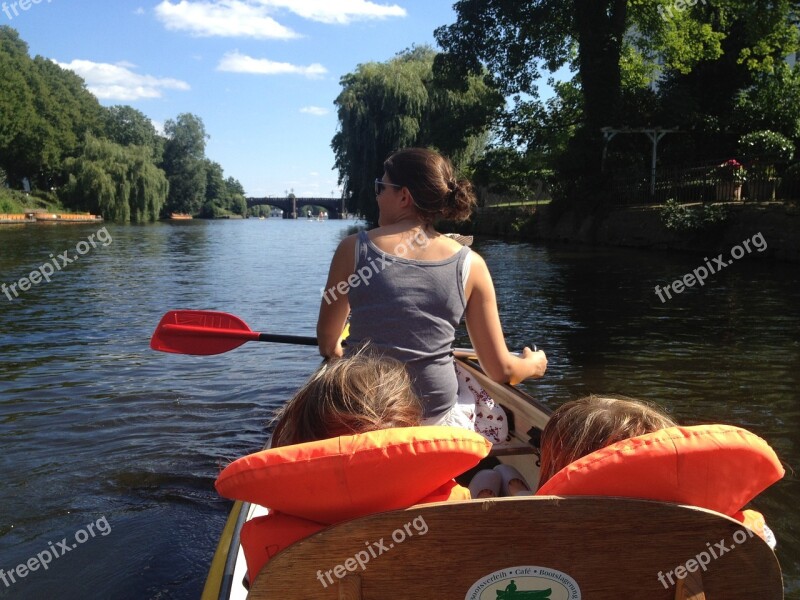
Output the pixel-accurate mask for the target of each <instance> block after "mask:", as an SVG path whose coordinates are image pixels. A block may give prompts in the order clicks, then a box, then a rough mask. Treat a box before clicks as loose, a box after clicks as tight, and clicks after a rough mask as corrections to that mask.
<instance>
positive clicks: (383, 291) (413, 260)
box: [317, 148, 547, 429]
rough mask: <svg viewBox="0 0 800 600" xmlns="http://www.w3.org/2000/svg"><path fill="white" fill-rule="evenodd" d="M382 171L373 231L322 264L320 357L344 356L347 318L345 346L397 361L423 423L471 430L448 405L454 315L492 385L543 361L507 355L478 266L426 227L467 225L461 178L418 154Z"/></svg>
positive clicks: (534, 370) (467, 189)
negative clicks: (368, 347)
mask: <svg viewBox="0 0 800 600" xmlns="http://www.w3.org/2000/svg"><path fill="white" fill-rule="evenodd" d="M383 167H384V174H383V177H382V178H381V179H376V180H375V196H376V201H377V203H378V208H379V211H380V216H379V219H378V225H379V227H378V228H377V229H373V230H371V231H369V232H361V233H360V234H358V235H353V236H350V237H348V238H345V240H343V241H342V243H341V244H339V247H338V248H337V249H336V252H335V254H334V257H333V260H332V262H331V267H330V271H329V274H328V282H327V285H326V289H327V291H326V292H325V294H323V301H322V303H321V306H320V313H319V320H318V322H317V337H318V339H319V348H320V353H321V354H322V355H323V356H325V357H328V358H332V357H337V356H342V355H343V349H342V346H341V342H340V339H339V338H340V335H341V332H342V330H343V328H344V325H345V322H346V321H347V318H348V315H351V319H350V337H349V338H348V348H352V347H357V346H358V345H359V344H362V343H364V342H367V341H370V342H371V343H372V345H373V346H374V347H376V348H379V349H380V350H381V351H383V352H385V353H387V354H388V355H390V356H393V357H394V358H397V359H398V360H400V361H402V362H403V363H405V365H406V368H407V369H408V370H409V373H410V375H411V378H412V382H413V385H414V389H415V391H416V393H417V395H418V396H419V397H420V398H421V399H422V401H423V404H424V422H423V423H424V424H429V425H457V426H462V427H465V428H468V429H473V427H474V426H473V424H472V422H471V416H470V412H471V409H470V407H469V406H464V405H459V404H458V402H457V395H458V383H457V379H456V373H455V369H454V363H453V353H452V345H453V341H454V340H455V329H456V327H457V326H458V324H459V323H460V321H461V319H462V317H466V323H467V330H468V332H469V335H470V339H471V340H472V345H473V346H474V348H475V350H476V353H477V355H478V359H479V361H480V363H481V365H482V367H483V369H484V370H485V371H486V373H487V375H489V377H491V378H492V379H493V380H495V381H498V382H503V383H505V382H509V383H518V382H520V381H522V380H524V379H527V378H529V377H541V376H542V375H544V372H545V369H546V368H547V358H546V357H545V355H544V352H542V351H536V352H534V351H533V350H531V349H530V348H525V349H524V350H523V351H522V354H521V355H520V356H517V355H515V354H512V353H510V352H509V351H508V348H507V346H506V343H505V340H504V338H503V330H502V328H501V325H500V317H499V315H498V310H497V301H496V298H495V291H494V285H493V284H492V279H491V276H490V275H489V271H488V269H487V268H486V263H485V262H484V261H483V259H482V258H481V257H480V256H478V255H477V254H476V253H475V252H472V251H471V250H470V249H469V248H468V247H466V246H462V245H461V244H459V243H458V242H457V241H456V240H454V239H451V238H449V237H447V236H445V235H442V234H440V233H439V232H437V231H436V230H435V229H434V221H436V220H437V219H451V220H455V221H464V220H466V219H468V218H469V216H470V213H471V211H472V208H473V207H474V205H475V194H474V192H473V190H472V185H471V184H470V183H469V181H467V180H464V179H457V178H456V175H455V173H454V171H453V166H452V164H451V163H450V161H449V160H447V159H446V158H444V157H443V156H441V155H440V154H438V153H436V152H434V151H432V150H426V149H424V148H410V149H406V150H401V151H399V152H396V153H394V154H393V155H391V156H390V157H389V158H388V159H387V160H386V161H385V162H384V165H383ZM349 351H350V350H349V349H348V352H349ZM473 412H474V411H473Z"/></svg>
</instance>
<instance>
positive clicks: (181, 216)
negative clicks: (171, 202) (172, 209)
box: [169, 213, 192, 221]
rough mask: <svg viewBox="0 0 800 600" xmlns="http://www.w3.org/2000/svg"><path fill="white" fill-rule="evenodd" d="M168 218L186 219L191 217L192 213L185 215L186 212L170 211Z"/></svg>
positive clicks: (175, 219) (174, 219)
mask: <svg viewBox="0 0 800 600" xmlns="http://www.w3.org/2000/svg"><path fill="white" fill-rule="evenodd" d="M169 218H170V220H172V221H186V220H187V219H191V218H192V215H187V214H186V213H170V215H169Z"/></svg>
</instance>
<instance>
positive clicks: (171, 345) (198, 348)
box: [150, 310, 258, 356]
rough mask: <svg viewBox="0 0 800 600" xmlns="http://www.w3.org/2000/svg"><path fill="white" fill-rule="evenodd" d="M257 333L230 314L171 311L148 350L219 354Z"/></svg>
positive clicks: (165, 317) (236, 346) (252, 338)
mask: <svg viewBox="0 0 800 600" xmlns="http://www.w3.org/2000/svg"><path fill="white" fill-rule="evenodd" d="M257 339H258V333H257V332H255V331H252V330H251V329H250V327H248V326H247V323H245V322H244V321H242V320H241V319H240V318H239V317H236V316H234V315H231V314H228V313H224V312H216V311H210V310H171V311H169V312H168V313H167V314H165V315H164V316H163V317H162V318H161V322H159V324H158V327H156V331H155V333H153V337H152V338H151V339H150V347H151V348H152V349H153V350H158V351H159V352H173V353H175V354H194V355H202V356H207V355H210V354H222V353H223V352H227V351H228V350H233V349H234V348H238V347H239V346H241V345H242V344H244V343H245V342H248V341H250V340H257Z"/></svg>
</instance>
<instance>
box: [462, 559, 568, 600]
mask: <svg viewBox="0 0 800 600" xmlns="http://www.w3.org/2000/svg"><path fill="white" fill-rule="evenodd" d="M464 600H581V588H580V587H578V584H577V583H576V581H575V580H574V579H573V578H572V577H570V576H569V575H567V574H566V573H562V572H561V571H557V570H555V569H549V568H547V567H531V566H523V567H508V568H507V569H501V570H499V571H495V572H494V573H490V574H489V575H486V576H485V577H483V578H481V579H480V580H479V581H476V582H475V583H474V584H473V586H472V587H471V588H470V589H469V592H467V595H466V597H465V599H464Z"/></svg>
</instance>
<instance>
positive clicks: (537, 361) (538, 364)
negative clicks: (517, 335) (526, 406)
mask: <svg viewBox="0 0 800 600" xmlns="http://www.w3.org/2000/svg"><path fill="white" fill-rule="evenodd" d="M518 358H519V360H520V361H522V363H523V364H522V366H521V368H520V369H519V370H518V371H517V372H516V374H517V375H518V376H519V379H518V378H517V377H513V378H512V379H511V381H510V383H511V384H516V383H519V382H520V381H524V380H525V379H529V378H532V377H533V378H539V377H542V376H543V375H544V373H545V371H546V370H547V356H546V355H545V353H544V351H542V350H531V349H530V348H528V347H527V346H526V347H525V348H523V349H522V352H520V354H519V357H518ZM526 373H527V375H526Z"/></svg>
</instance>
